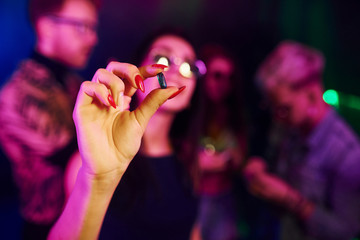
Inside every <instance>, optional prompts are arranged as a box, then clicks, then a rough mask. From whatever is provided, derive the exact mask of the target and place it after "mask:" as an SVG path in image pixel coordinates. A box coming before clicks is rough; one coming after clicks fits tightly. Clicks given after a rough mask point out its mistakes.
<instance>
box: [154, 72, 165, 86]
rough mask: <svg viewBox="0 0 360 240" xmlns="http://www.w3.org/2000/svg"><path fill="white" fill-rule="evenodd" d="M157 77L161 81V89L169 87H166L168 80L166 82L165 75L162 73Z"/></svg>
mask: <svg viewBox="0 0 360 240" xmlns="http://www.w3.org/2000/svg"><path fill="white" fill-rule="evenodd" d="M156 76H157V79H158V81H159V85H160V87H161V88H166V87H167V85H166V80H165V76H164V74H163V73H162V72H161V73H158V74H157V75H156Z"/></svg>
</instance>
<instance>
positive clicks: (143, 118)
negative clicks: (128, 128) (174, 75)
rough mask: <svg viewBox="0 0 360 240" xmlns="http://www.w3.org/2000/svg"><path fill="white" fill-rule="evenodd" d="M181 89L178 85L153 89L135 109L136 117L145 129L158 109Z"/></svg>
mask: <svg viewBox="0 0 360 240" xmlns="http://www.w3.org/2000/svg"><path fill="white" fill-rule="evenodd" d="M178 91H179V89H178V88H176V87H168V88H166V89H155V90H153V91H151V92H150V93H149V94H148V95H147V96H146V98H145V99H144V101H143V102H142V103H141V104H140V106H139V107H138V108H137V109H136V110H134V114H135V117H136V119H137V121H138V122H139V124H140V126H141V127H142V128H143V129H145V127H146V125H147V123H148V121H149V120H150V118H151V116H152V115H153V114H154V113H155V112H156V110H157V109H158V108H159V107H160V106H161V105H162V104H163V103H164V102H165V101H166V100H167V99H169V98H171V96H173V95H174V94H176V93H177V92H178Z"/></svg>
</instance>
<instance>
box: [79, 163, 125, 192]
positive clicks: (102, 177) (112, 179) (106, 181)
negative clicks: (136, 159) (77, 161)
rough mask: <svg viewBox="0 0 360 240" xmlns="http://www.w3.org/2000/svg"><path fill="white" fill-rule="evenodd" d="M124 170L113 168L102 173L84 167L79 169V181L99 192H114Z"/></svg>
mask: <svg viewBox="0 0 360 240" xmlns="http://www.w3.org/2000/svg"><path fill="white" fill-rule="evenodd" d="M123 174H124V172H123V171H122V172H120V171H117V170H113V171H110V172H107V173H102V174H93V173H89V172H88V171H86V170H85V169H84V168H83V167H81V168H80V169H79V173H78V179H77V180H78V181H80V182H81V183H82V184H81V185H82V186H83V187H84V188H85V189H87V190H89V191H92V192H96V193H97V194H101V195H102V194H108V193H110V194H112V193H113V191H114V190H115V188H116V187H117V185H118V184H119V182H120V179H121V177H122V175H123Z"/></svg>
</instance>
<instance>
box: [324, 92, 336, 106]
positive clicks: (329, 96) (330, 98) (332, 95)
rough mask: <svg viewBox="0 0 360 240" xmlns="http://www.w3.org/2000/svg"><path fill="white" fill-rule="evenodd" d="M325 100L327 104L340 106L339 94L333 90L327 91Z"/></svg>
mask: <svg viewBox="0 0 360 240" xmlns="http://www.w3.org/2000/svg"><path fill="white" fill-rule="evenodd" d="M323 99H324V101H325V102H326V103H327V104H330V105H333V106H339V94H338V92H337V91H335V90H333V89H329V90H326V91H325V92H324V94H323Z"/></svg>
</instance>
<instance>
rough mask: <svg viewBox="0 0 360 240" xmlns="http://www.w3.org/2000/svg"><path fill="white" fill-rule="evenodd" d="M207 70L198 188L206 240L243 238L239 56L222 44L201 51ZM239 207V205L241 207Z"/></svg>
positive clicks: (243, 148) (200, 219)
mask: <svg viewBox="0 0 360 240" xmlns="http://www.w3.org/2000/svg"><path fill="white" fill-rule="evenodd" d="M200 56H201V59H202V60H203V61H204V63H205V65H206V70H207V71H206V74H205V75H204V77H203V78H202V79H201V80H202V81H203V82H202V87H203V102H202V108H201V110H199V111H202V113H201V115H202V117H201V119H202V121H201V124H200V125H199V126H198V127H199V128H200V136H199V142H200V146H199V148H198V156H197V162H196V164H197V166H196V167H197V171H198V173H197V176H196V179H195V186H196V189H197V194H198V195H199V198H200V200H199V201H200V203H199V204H200V207H199V216H198V222H199V226H200V229H201V235H202V237H203V239H206V240H211V239H222V240H231V239H238V238H239V237H240V234H239V231H238V229H237V224H238V216H237V215H238V208H237V203H238V202H237V200H236V198H235V196H236V195H235V191H234V186H235V180H236V178H237V177H238V176H239V173H240V167H241V165H242V163H243V161H244V158H245V154H246V133H245V127H246V126H245V124H244V119H243V117H244V116H243V114H242V113H243V111H244V108H243V107H242V101H241V99H240V97H241V96H243V94H241V81H243V79H241V77H240V75H239V70H238V66H237V61H236V60H235V57H234V56H232V55H231V54H230V53H229V52H228V51H227V50H226V49H225V48H224V47H222V46H221V45H218V44H207V45H205V46H203V48H202V49H201V51H200ZM239 204H240V203H239Z"/></svg>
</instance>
